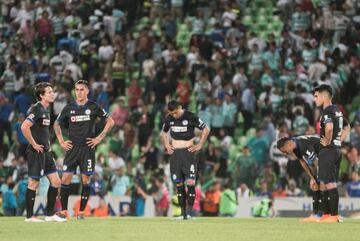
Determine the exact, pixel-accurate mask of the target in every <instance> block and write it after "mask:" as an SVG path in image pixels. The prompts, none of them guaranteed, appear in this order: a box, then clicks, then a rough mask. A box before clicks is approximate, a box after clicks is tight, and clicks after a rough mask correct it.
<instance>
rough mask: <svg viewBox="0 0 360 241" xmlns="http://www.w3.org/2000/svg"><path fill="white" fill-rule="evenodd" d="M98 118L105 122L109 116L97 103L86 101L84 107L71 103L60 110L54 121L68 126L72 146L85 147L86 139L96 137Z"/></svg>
mask: <svg viewBox="0 0 360 241" xmlns="http://www.w3.org/2000/svg"><path fill="white" fill-rule="evenodd" d="M98 117H99V118H101V119H103V120H105V119H107V118H108V117H109V114H108V113H107V112H106V111H105V110H104V109H103V108H101V107H100V106H99V105H98V104H97V103H95V102H93V101H88V102H87V103H86V104H85V105H78V104H77V103H76V102H71V103H69V104H67V105H66V106H65V107H64V108H63V109H62V111H61V112H60V114H59V115H58V117H57V119H56V121H57V122H58V123H59V124H60V125H65V124H67V125H68V126H69V129H68V131H69V133H68V136H69V140H70V141H72V142H73V144H74V145H86V141H87V140H86V139H87V138H94V137H95V136H96V132H95V131H96V130H95V127H96V122H95V121H96V118H98Z"/></svg>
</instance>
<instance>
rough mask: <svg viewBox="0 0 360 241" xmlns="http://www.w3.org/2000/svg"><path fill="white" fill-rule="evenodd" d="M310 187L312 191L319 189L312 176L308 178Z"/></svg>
mask: <svg viewBox="0 0 360 241" xmlns="http://www.w3.org/2000/svg"><path fill="white" fill-rule="evenodd" d="M310 189H311V190H312V191H317V190H319V185H318V184H317V183H316V180H315V179H313V178H311V179H310Z"/></svg>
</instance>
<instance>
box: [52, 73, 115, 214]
mask: <svg viewBox="0 0 360 241" xmlns="http://www.w3.org/2000/svg"><path fill="white" fill-rule="evenodd" d="M88 94H89V83H88V82H87V81H85V80H79V81H77V82H76V83H75V96H76V100H75V101H73V102H71V103H69V104H67V105H66V106H65V107H64V109H63V110H62V111H61V113H60V114H59V116H58V117H57V119H56V121H55V123H54V130H55V134H56V137H57V139H58V140H59V143H60V145H61V147H62V148H63V149H64V150H66V154H65V158H64V164H63V176H62V180H61V191H60V196H61V205H62V211H61V214H62V215H63V216H68V213H67V208H68V207H67V206H68V199H69V192H70V183H71V179H72V176H73V175H74V174H75V173H76V169H77V167H78V166H79V167H80V172H81V180H82V185H83V186H82V192H81V202H80V212H79V215H78V216H77V218H78V219H84V209H85V207H86V204H87V201H88V199H89V196H90V176H91V175H92V174H93V173H94V168H95V146H96V145H98V144H99V143H100V142H101V141H102V140H103V139H104V137H105V136H106V134H107V133H108V132H109V131H110V130H111V128H112V127H113V125H114V121H113V119H112V118H111V117H110V116H109V114H108V113H107V112H106V111H105V110H104V109H102V108H101V107H100V106H99V105H98V104H97V103H95V102H93V101H90V100H88ZM97 118H100V119H102V120H104V121H105V122H106V124H105V127H104V129H103V130H102V131H101V133H100V134H99V135H97V136H96V133H95V127H96V123H95V121H96V119H97ZM63 124H66V125H67V126H68V127H69V132H68V134H69V135H68V137H69V139H68V140H64V138H63V135H62V131H61V126H60V125H63Z"/></svg>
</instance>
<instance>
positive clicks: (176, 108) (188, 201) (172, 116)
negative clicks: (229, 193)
mask: <svg viewBox="0 0 360 241" xmlns="http://www.w3.org/2000/svg"><path fill="white" fill-rule="evenodd" d="M167 109H168V113H169V114H168V116H167V117H166V119H165V122H164V124H163V127H162V130H161V133H160V138H161V142H162V144H163V145H164V147H165V150H166V152H167V153H168V154H169V155H171V158H170V172H171V179H172V181H173V182H174V185H175V186H176V190H177V194H176V195H177V197H178V200H179V205H180V207H181V210H182V217H183V219H188V218H189V216H188V215H187V211H191V209H192V207H193V205H194V200H195V183H196V173H197V160H196V157H195V153H196V152H197V151H199V150H200V149H201V148H202V146H203V145H204V143H205V141H206V138H207V137H208V135H209V132H210V129H209V127H207V125H206V123H204V122H203V121H202V120H200V119H199V117H197V116H196V115H195V114H194V113H192V112H190V111H187V110H184V109H183V108H182V106H181V105H180V103H179V102H177V101H175V100H172V101H170V102H169V103H168V105H167ZM195 128H198V129H200V130H201V131H202V133H201V137H200V140H199V142H198V143H195V139H194V136H195V133H194V131H195ZM169 130H170V137H169V136H168V134H167V132H168V131H169ZM185 184H186V187H187V191H186V190H185ZM186 206H187V207H188V210H187V208H186Z"/></svg>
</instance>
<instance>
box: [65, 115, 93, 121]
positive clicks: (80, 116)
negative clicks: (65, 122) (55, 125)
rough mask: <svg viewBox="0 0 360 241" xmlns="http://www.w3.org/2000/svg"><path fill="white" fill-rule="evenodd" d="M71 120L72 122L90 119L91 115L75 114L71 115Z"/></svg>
mask: <svg viewBox="0 0 360 241" xmlns="http://www.w3.org/2000/svg"><path fill="white" fill-rule="evenodd" d="M70 120H71V122H82V121H89V120H90V116H89V115H75V116H71V118H70Z"/></svg>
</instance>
